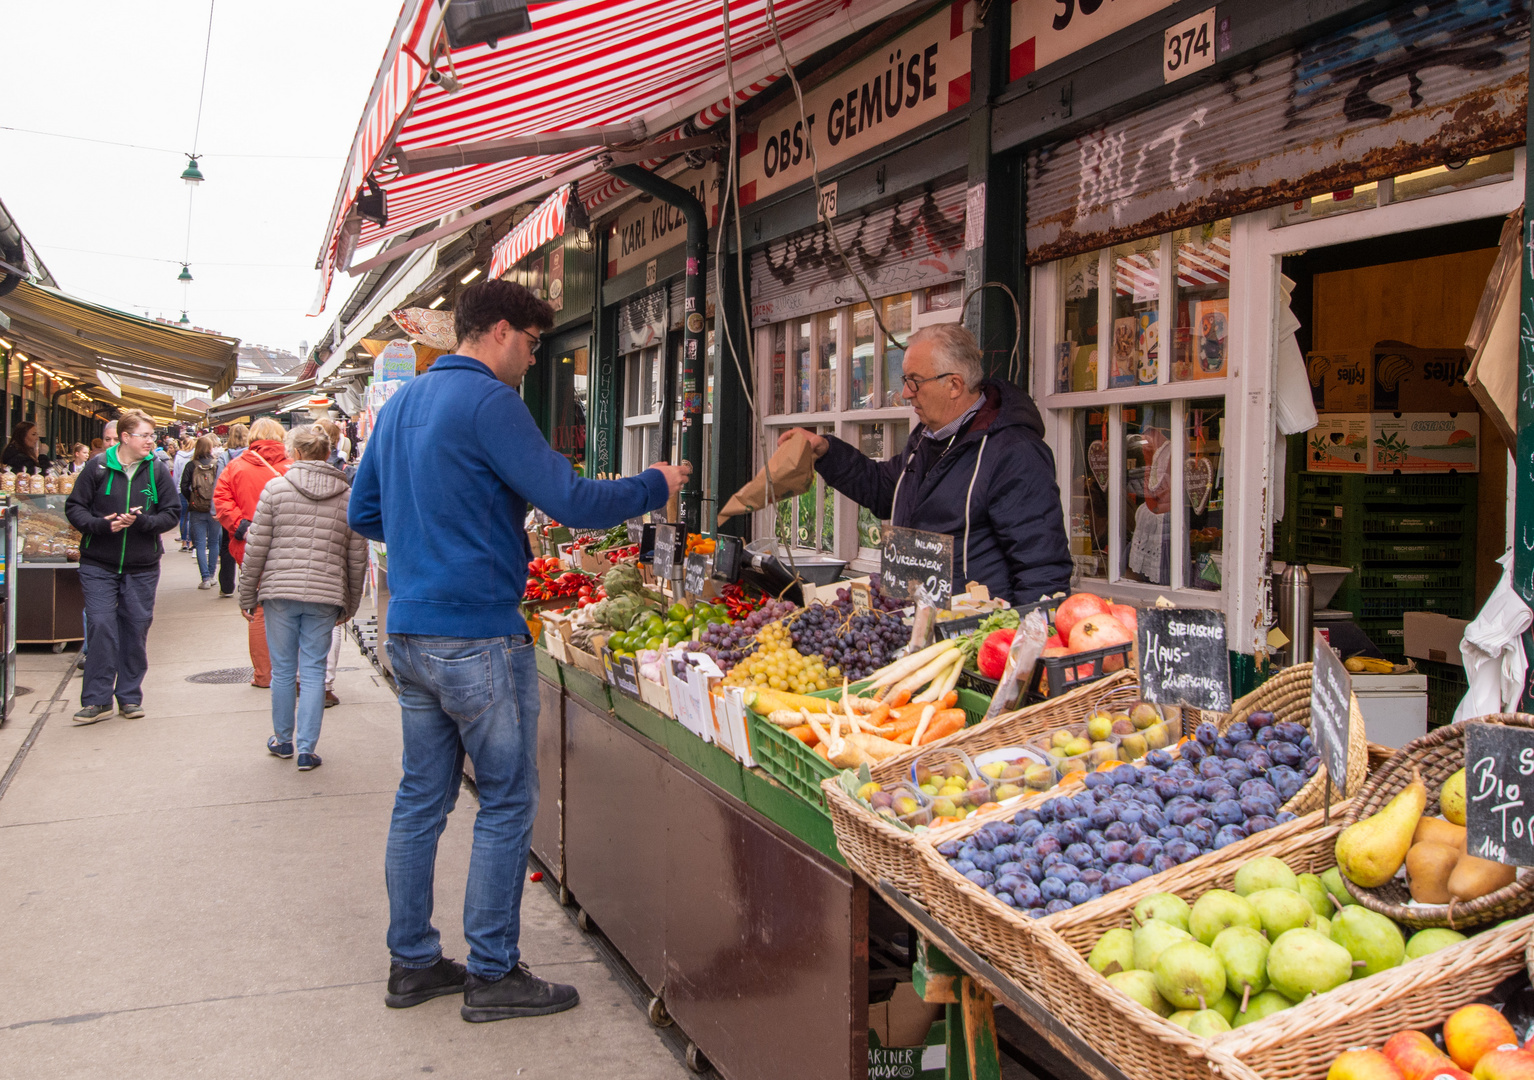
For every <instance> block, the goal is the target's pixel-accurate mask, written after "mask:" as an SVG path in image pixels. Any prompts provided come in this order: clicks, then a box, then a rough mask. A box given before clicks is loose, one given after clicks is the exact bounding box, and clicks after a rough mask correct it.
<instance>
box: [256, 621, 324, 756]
mask: <svg viewBox="0 0 1534 1080" xmlns="http://www.w3.org/2000/svg"><path fill="white" fill-rule="evenodd" d="M261 606H262V607H263V608H265V609H266V647H267V650H268V651H269V652H270V653H271V654H272V731H273V732H275V733H276V735H277V741H278V742H293V743H295V746H294V749H295V750H297V751H298V753H300V754H312V753H314V745H315V744H316V743H317V742H319V741H320V720H321V719H322V718H323V717H324V715H325V657H326V656H327V655H329V653H330V631H331V630H333V629H334V628H335V625H336V620H337V619H339V618H340V617H341V608H340V607H339V606H338V605H336V604H316V603H312V602H310V601H308V600H283V599H280V598H279V599H273V600H263V601H262V602H261ZM300 681H301V682H302V686H303V689H302V691H301V692H300V691H299V690H298V686H297V683H298V682H300ZM295 717H296V719H297V724H298V735H297V738H296V739H295V738H294V734H293V726H294V720H295Z"/></svg>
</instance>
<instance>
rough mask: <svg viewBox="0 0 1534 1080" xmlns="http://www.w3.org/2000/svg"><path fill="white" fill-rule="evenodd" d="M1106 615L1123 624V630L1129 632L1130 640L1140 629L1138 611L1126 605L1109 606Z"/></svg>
mask: <svg viewBox="0 0 1534 1080" xmlns="http://www.w3.org/2000/svg"><path fill="white" fill-rule="evenodd" d="M1108 614H1109V615H1112V616H1113V617H1114V618H1115V619H1117V620H1118V621H1119V622H1121V623H1123V624H1124V629H1126V630H1128V631H1129V636H1130V637H1131V638H1133V637H1134V635H1135V634H1136V633H1137V632H1138V631H1139V629H1140V611H1139V609H1138V608H1134V607H1131V606H1130V605H1128V604H1109V605H1108Z"/></svg>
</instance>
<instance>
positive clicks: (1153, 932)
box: [1134, 919, 1192, 971]
mask: <svg viewBox="0 0 1534 1080" xmlns="http://www.w3.org/2000/svg"><path fill="white" fill-rule="evenodd" d="M1191 937H1192V935H1191V934H1189V933H1188V932H1187V931H1186V930H1179V929H1178V928H1177V927H1175V926H1173V925H1172V924H1171V923H1164V922H1162V921H1161V920H1160V919H1152V920H1151V921H1150V922H1148V923H1145V924H1143V925H1141V926H1137V927H1135V929H1134V966H1135V970H1137V971H1150V970H1151V969H1152V968H1154V967H1155V966H1156V957H1158V956H1160V955H1161V950H1162V949H1164V948H1166V947H1167V946H1168V945H1175V944H1176V943H1177V942H1179V941H1188V940H1189V939H1190V938H1191Z"/></svg>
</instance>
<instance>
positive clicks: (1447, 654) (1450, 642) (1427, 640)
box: [1401, 611, 1470, 667]
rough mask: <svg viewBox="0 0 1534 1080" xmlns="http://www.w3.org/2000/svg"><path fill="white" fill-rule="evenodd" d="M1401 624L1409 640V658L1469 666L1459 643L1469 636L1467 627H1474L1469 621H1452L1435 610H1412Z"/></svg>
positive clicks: (1407, 649) (1407, 646)
mask: <svg viewBox="0 0 1534 1080" xmlns="http://www.w3.org/2000/svg"><path fill="white" fill-rule="evenodd" d="M1401 623H1402V632H1403V633H1404V634H1405V637H1406V655H1407V656H1414V657H1416V658H1417V659H1418V660H1432V661H1434V662H1436V663H1440V664H1457V665H1458V666H1460V667H1464V666H1465V658H1464V657H1463V656H1462V655H1460V651H1459V643H1460V639H1462V638H1463V637H1464V636H1465V627H1467V626H1469V625H1470V624H1469V622H1467V621H1466V620H1464V619H1451V618H1449V617H1448V616H1447V615H1439V614H1437V613H1436V612H1432V611H1408V612H1406V614H1405V615H1404V616H1403V617H1402V619H1401Z"/></svg>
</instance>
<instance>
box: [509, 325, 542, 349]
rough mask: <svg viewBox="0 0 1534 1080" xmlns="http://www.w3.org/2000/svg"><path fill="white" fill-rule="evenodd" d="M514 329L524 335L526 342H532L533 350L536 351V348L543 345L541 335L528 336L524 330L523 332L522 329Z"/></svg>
mask: <svg viewBox="0 0 1534 1080" xmlns="http://www.w3.org/2000/svg"><path fill="white" fill-rule="evenodd" d="M514 329H516V331H517V333H519V334H522V335H524V336H525V337H526V338H527V340H528V341H530V342H532V344H533V348H535V349H536V348H537V347H538V346H540V345H542V344H543V335H541V334H529V333H528V332H527V331H526V330H523V329H520V328H514Z"/></svg>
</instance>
